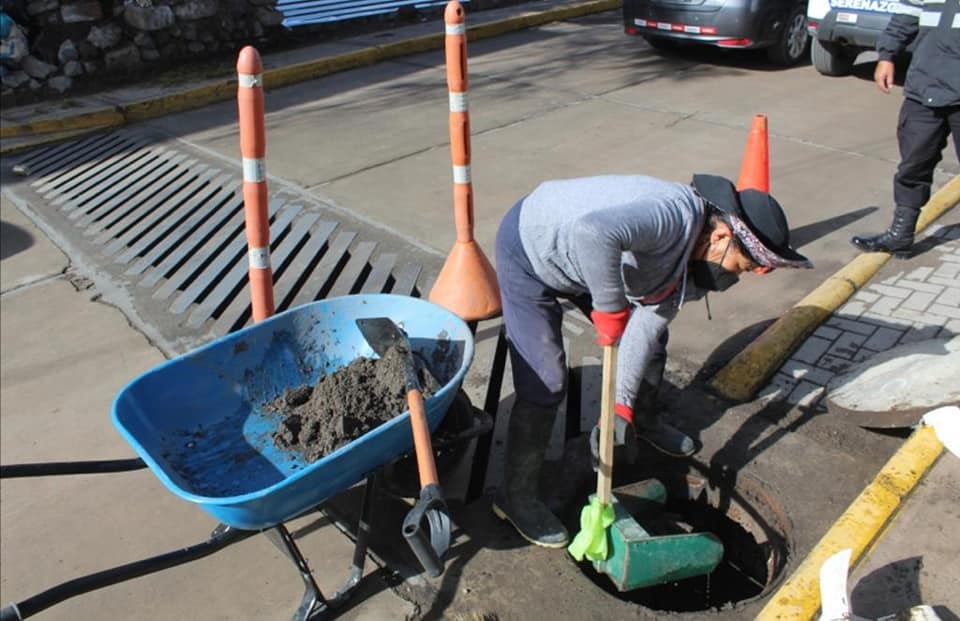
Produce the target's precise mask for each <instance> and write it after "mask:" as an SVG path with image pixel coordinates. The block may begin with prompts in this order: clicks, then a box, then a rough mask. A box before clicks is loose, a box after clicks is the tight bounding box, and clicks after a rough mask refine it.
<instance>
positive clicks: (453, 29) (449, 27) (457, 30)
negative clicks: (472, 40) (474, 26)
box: [445, 24, 467, 35]
mask: <svg viewBox="0 0 960 621" xmlns="http://www.w3.org/2000/svg"><path fill="white" fill-rule="evenodd" d="M445 30H446V33H447V34H448V35H462V34H467V25H466V24H446V29H445Z"/></svg>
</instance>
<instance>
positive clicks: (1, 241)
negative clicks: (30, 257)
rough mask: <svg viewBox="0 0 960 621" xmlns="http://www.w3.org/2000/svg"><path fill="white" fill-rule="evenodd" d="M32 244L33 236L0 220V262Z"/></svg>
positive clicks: (14, 225)
mask: <svg viewBox="0 0 960 621" xmlns="http://www.w3.org/2000/svg"><path fill="white" fill-rule="evenodd" d="M33 244H34V239H33V235H31V234H30V233H29V232H28V231H27V230H26V229H23V228H20V227H19V226H17V225H16V224H10V223H9V222H6V221H3V220H0V261H2V260H4V259H8V258H10V257H12V256H13V255H15V254H19V253H21V252H23V251H24V250H26V249H28V248H30V246H32V245H33Z"/></svg>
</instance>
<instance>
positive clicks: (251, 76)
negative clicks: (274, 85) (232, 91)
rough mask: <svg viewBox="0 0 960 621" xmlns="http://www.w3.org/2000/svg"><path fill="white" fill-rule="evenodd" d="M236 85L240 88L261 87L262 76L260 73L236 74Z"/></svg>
mask: <svg viewBox="0 0 960 621" xmlns="http://www.w3.org/2000/svg"><path fill="white" fill-rule="evenodd" d="M237 83H238V84H239V85H240V86H244V87H246V88H254V87H257V86H263V74H262V73H238V74H237Z"/></svg>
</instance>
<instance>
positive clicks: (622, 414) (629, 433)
mask: <svg viewBox="0 0 960 621" xmlns="http://www.w3.org/2000/svg"><path fill="white" fill-rule="evenodd" d="M613 411H614V412H615V413H616V414H617V415H616V416H615V417H614V421H613V460H614V462H623V461H626V463H628V464H632V463H635V462H636V461H637V456H638V455H639V454H640V448H639V447H638V446H637V430H636V429H634V427H633V408H631V407H628V406H626V405H623V404H622V403H617V404H615V405H614V406H613ZM590 452H591V454H592V455H593V469H594V470H596V469H597V464H598V463H599V462H600V427H599V424H598V425H594V427H593V429H592V430H591V431H590Z"/></svg>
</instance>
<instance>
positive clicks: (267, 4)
mask: <svg viewBox="0 0 960 621" xmlns="http://www.w3.org/2000/svg"><path fill="white" fill-rule="evenodd" d="M274 4H275V0H26V1H20V2H10V3H8V2H7V1H6V0H5V1H4V10H5V12H6V13H7V15H8V16H9V17H11V18H12V19H13V20H14V21H15V22H16V24H17V26H18V27H19V28H20V29H21V30H22V31H23V32H24V33H25V34H26V39H27V41H28V46H27V49H28V53H27V54H26V55H24V56H22V57H21V58H18V59H14V58H10V57H6V58H4V59H3V60H2V64H3V67H2V73H3V78H2V88H3V100H4V102H10V101H11V100H13V101H15V102H20V101H24V100H29V99H40V98H43V97H49V96H55V95H58V94H62V93H65V92H67V91H70V90H73V89H79V88H82V87H83V85H84V84H86V83H89V82H90V81H92V80H94V79H98V80H101V81H102V80H105V79H106V80H110V79H117V80H119V79H123V78H124V77H125V76H129V75H131V74H133V75H138V76H142V75H144V74H145V73H148V72H150V71H155V70H158V69H160V68H166V67H169V66H171V65H173V64H175V63H176V62H177V61H179V60H182V59H186V58H190V59H197V58H204V57H213V56H216V55H219V54H223V53H227V52H235V51H237V50H239V49H240V48H241V47H242V46H243V45H247V44H256V43H258V42H263V41H266V40H268V39H270V38H272V37H274V36H275V35H276V34H277V33H278V32H279V31H280V30H281V29H282V27H281V26H280V23H281V21H282V20H283V16H282V15H281V14H280V13H279V12H278V11H277V10H276V9H275V8H274Z"/></svg>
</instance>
